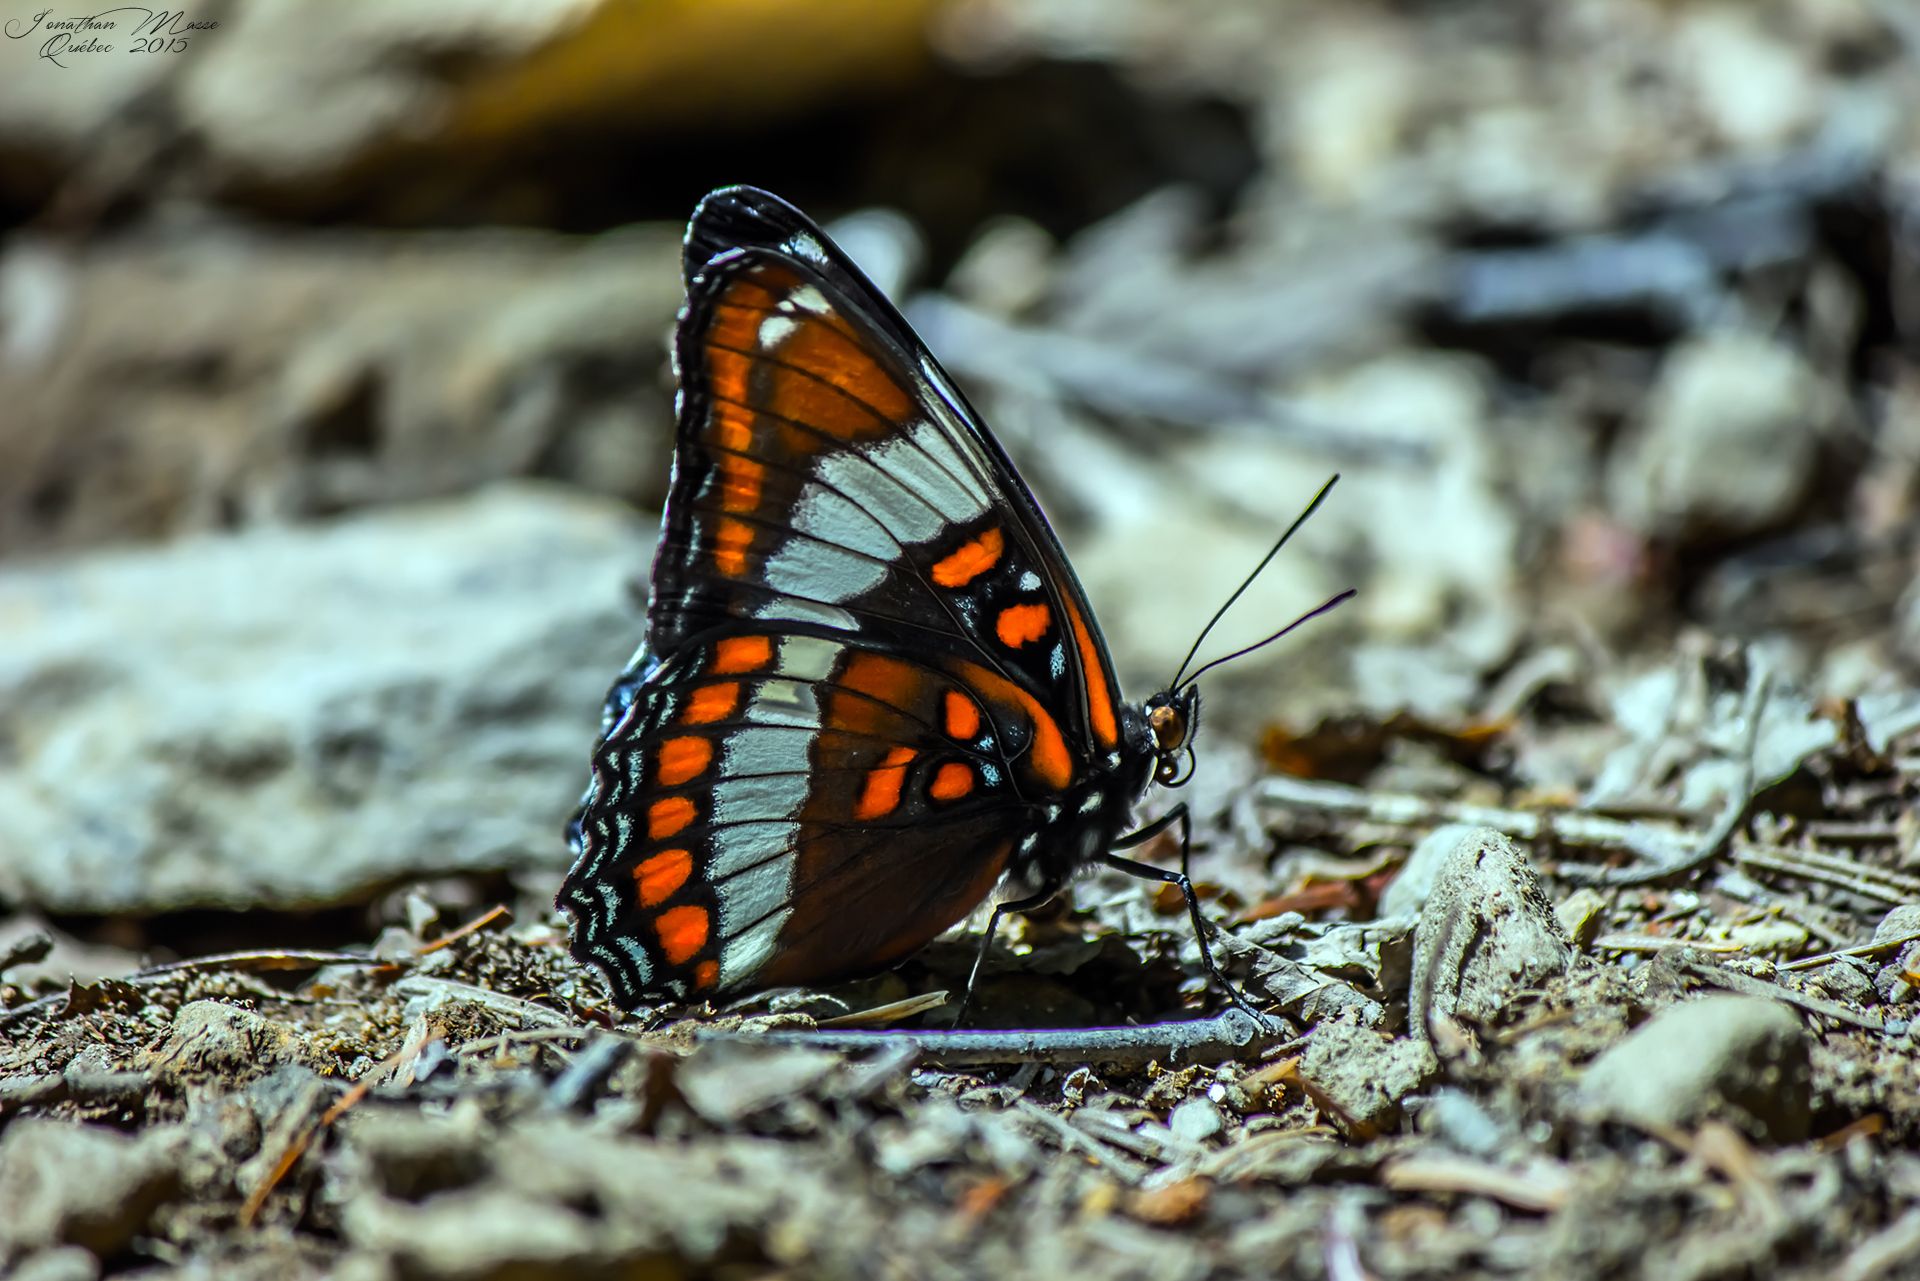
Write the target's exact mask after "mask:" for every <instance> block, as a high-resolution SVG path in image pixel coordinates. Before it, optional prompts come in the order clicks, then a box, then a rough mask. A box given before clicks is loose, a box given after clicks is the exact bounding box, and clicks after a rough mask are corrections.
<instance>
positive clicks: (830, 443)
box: [557, 187, 1339, 1008]
mask: <svg viewBox="0 0 1920 1281" xmlns="http://www.w3.org/2000/svg"><path fill="white" fill-rule="evenodd" d="M683 266H684V271H685V276H686V282H687V301H686V306H685V308H684V310H683V311H682V312H681V315H680V320H679V325H678V330H677V334H676V338H675V350H674V355H675V365H676V368H677V370H678V374H679V384H680V389H679V396H678V401H677V419H678V429H677V439H676V442H675V446H674V458H673V476H672V482H671V485H670V487H669V491H668V496H667V501H666V507H665V512H664V516H663V521H662V530H661V536H660V540H659V543H658V545H657V549H656V552H655V556H654V561H653V573H652V585H651V586H652V593H651V600H650V603H649V606H648V611H647V620H646V631H645V639H644V642H643V644H642V645H641V646H640V649H639V651H638V652H637V653H636V654H635V655H634V657H633V659H632V661H631V663H630V664H629V665H628V666H627V668H626V669H625V671H623V672H622V673H621V674H620V676H619V678H618V679H617V680H616V681H615V682H614V684H613V687H612V689H611V690H610V691H609V693H608V697H607V703H606V707H605V710H604V713H603V717H602V725H601V738H600V742H599V744H598V746H597V747H596V749H595V751H594V753H593V758H592V770H591V779H590V782H589V785H588V787H587V790H586V794H585V796H584V797H583V798H582V801H581V805H580V808H579V811H578V812H577V813H576V815H575V817H574V819H573V821H572V823H571V824H570V825H569V840H570V843H571V845H572V847H573V850H574V853H575V856H576V862H575V864H574V867H573V869H572V871H571V872H570V873H569V874H568V876H567V877H566V880H565V882H564V883H563V885H562V887H561V890H560V893H559V896H558V900H557V902H558V905H559V906H560V908H562V909H563V910H564V911H565V912H566V913H567V914H569V915H570V916H571V918H572V928H571V939H570V944H571V950H572V953H573V955H574V956H575V957H576V958H577V959H578V960H579V961H581V962H582V963H584V964H587V965H590V966H593V967H596V968H598V969H599V970H600V971H601V972H602V973H603V974H604V975H605V976H606V979H607V982H608V985H609V987H610V989H611V991H612V994H613V996H614V998H615V1000H616V1001H617V1002H618V1003H619V1004H620V1005H621V1006H623V1007H625V1008H633V1007H634V1006H636V1005H639V1004H641V1003H643V1002H647V1001H655V1002H659V1001H664V1000H682V1001H684V1000H695V999H704V998H708V997H714V996H719V995H723V994H729V993H738V992H742V991H748V990H752V989H756V988H762V987H773V986H784V985H792V984H817V983H822V982H826V981H829V980H833V979H839V978H846V977H852V976H857V975H861V974H868V973H873V972H876V971H879V970H882V969H885V968H887V967H888V966H891V965H893V964H895V963H897V962H899V961H901V960H903V959H904V958H906V957H907V956H909V955H911V954H912V953H914V952H915V951H917V950H918V949H919V948H921V947H922V946H923V945H925V944H926V943H927V942H929V941H930V940H932V939H933V938H934V937H935V936H936V935H939V934H940V933H942V932H944V931H945V930H947V929H948V928H949V927H951V926H952V925H954V924H955V923H956V922H958V921H960V920H961V919H963V918H964V917H966V916H967V915H968V914H969V913H971V912H973V911H974V909H975V908H977V907H978V906H979V905H980V904H981V903H982V902H984V901H985V900H986V899H987V897H988V896H989V895H990V894H991V893H993V891H994V890H995V887H996V886H997V885H999V884H1000V883H1001V882H1003V881H1006V882H1009V883H1010V884H1012V885H1016V886H1020V887H1024V888H1025V889H1026V890H1027V891H1028V892H1027V893H1026V894H1025V895H1024V896H1023V897H1017V898H1015V899H1013V900H1012V901H1009V902H1003V903H1000V904H999V905H998V906H996V908H995V909H994V912H993V914H992V916H991V918H990V920H989V922H988V928H987V932H986V935H985V937H984V938H983V940H982V943H981V949H980V955H981V956H984V955H985V953H986V947H987V943H988V942H989V941H990V940H991V938H992V936H993V932H994V928H995V927H997V925H998V924H999V922H1000V920H1001V918H1002V917H1003V916H1004V915H1005V914H1006V913H1009V912H1016V911H1025V910H1029V909H1031V908H1034V907H1037V906H1039V905H1040V904H1042V903H1044V902H1046V901H1047V900H1048V899H1050V898H1052V897H1053V895H1054V894H1055V893H1057V892H1058V891H1059V890H1060V889H1061V888H1062V887H1063V886H1064V885H1066V884H1067V882H1068V881H1069V880H1070V879H1072V877H1073V876H1074V875H1075V874H1076V873H1077V872H1079V871H1080V870H1081V869H1084V868H1088V867H1091V866H1095V865H1100V864H1104V865H1106V866H1109V867H1113V868H1117V869H1119V870H1121V871H1124V872H1128V873H1132V874H1134V875H1137V876H1143V877H1150V878H1153V879H1156V880H1161V881H1165V882H1169V883H1172V884H1174V885H1177V886H1178V887H1179V888H1180V889H1181V890H1182V892H1183V893H1184V894H1185V895H1186V900H1187V905H1188V909H1189V912H1190V915H1191V917H1192V921H1193V926H1194V930H1195V932H1196V934H1197V936H1198V938H1199V940H1200V944H1201V954H1202V958H1203V960H1204V962H1205V965H1206V968H1207V970H1208V971H1209V973H1211V974H1212V975H1213V976H1214V977H1215V978H1216V979H1217V980H1218V981H1219V982H1221V983H1222V984H1223V985H1224V986H1225V987H1226V989H1227V991H1228V993H1229V994H1230V995H1231V996H1232V998H1233V999H1234V1000H1235V1002H1236V1003H1237V1004H1241V1005H1242V1006H1243V1007H1245V1001H1244V998H1242V997H1241V996H1240V995H1239V993H1237V992H1236V991H1234V989H1233V988H1232V986H1231V985H1230V984H1227V983H1226V980H1225V979H1224V978H1223V977H1221V976H1220V974H1219V970H1218V968H1217V967H1216V966H1215V964H1214V961H1213V957H1212V953H1211V951H1210V950H1209V949H1208V947H1207V942H1206V932H1205V925H1204V921H1203V918H1202V916H1201V913H1200V909H1199V905H1198V902H1197V900H1196V899H1195V897H1194V894H1193V889H1192V886H1191V884H1190V883H1189V881H1188V879H1187V875H1186V870H1185V863H1186V854H1187V848H1188V845H1189V840H1188V834H1189V827H1190V820H1189V818H1188V814H1187V810H1186V807H1185V806H1184V805H1177V806H1175V807H1174V808H1173V809H1171V810H1170V811H1169V812H1168V813H1167V814H1166V815H1163V816H1162V817H1161V818H1159V819H1157V820H1156V821H1154V822H1152V823H1149V824H1148V825H1146V826H1145V827H1143V828H1140V829H1138V830H1129V829H1130V828H1131V826H1132V824H1131V819H1132V813H1133V809H1134V806H1135V805H1136V803H1137V802H1138V801H1139V800H1140V799H1141V797H1142V796H1143V794H1144V793H1145V792H1146V790H1147V787H1148V785H1149V784H1151V783H1156V782H1157V783H1160V784H1163V785H1167V786H1179V785H1180V784H1181V783H1183V782H1185V781H1186V777H1187V775H1188V774H1189V773H1190V772H1191V766H1192V752H1191V747H1190V741H1191V738H1192V735H1193V732H1194V729H1195V727H1196V722H1197V717H1198V711H1199V691H1198V689H1197V687H1196V686H1194V685H1193V684H1192V683H1191V680H1189V681H1188V682H1187V683H1185V684H1182V683H1181V681H1180V679H1179V677H1178V676H1176V678H1175V680H1174V682H1173V683H1172V684H1171V685H1170V686H1169V687H1168V688H1167V689H1166V690H1164V691H1162V692H1160V693H1158V694H1155V695H1154V696H1153V697H1152V698H1150V699H1148V700H1147V701H1146V702H1145V703H1143V704H1131V703H1127V702H1125V701H1123V700H1122V698H1121V696H1120V687H1119V682H1118V680H1117V678H1116V676H1115V673H1114V666H1113V660H1112V658H1111V656H1110V655H1109V654H1108V651H1107V646H1106V643H1105V641H1104V640H1103V639H1102V637H1101V634H1100V630H1099V626H1098V624H1097V623H1096V621H1095V619H1094V615H1093V610H1092V608H1091V606H1090V605H1089V604H1088V601H1087V596H1086V593H1085V591H1083V590H1082V588H1081V586H1080V583H1079V580H1078V579H1077V578H1076V577H1075V576H1074V573H1073V570H1072V568H1071V567H1070V566H1069V565H1068V563H1067V558H1066V554H1065V552H1064V551H1063V550H1062V549H1061V546H1060V542H1059V540H1058V539H1057V538H1056V537H1055V536H1054V533H1053V531H1052V529H1051V527H1050V526H1049V525H1048V524H1047V521H1046V518H1045V517H1044V516H1043V515H1042V514H1041V511H1040V507H1039V505H1038V504H1037V503H1036V502H1035V500H1034V497H1033V495H1032V494H1031V493H1030V492H1029V490H1028V488H1027V486H1026V484H1025V483H1024V482H1023V481H1022V480H1021V479H1020V476H1019V473H1018V472H1017V471H1015V469H1014V466H1013V463H1012V461H1011V460H1010V459H1009V458H1008V457H1007V454H1006V452H1005V451H1004V450H1003V449H1002V448H1001V447H1000V445H999V443H998V442H997V441H996V440H995V439H994V437H993V435H992V433H991V432H989V431H988V430H987V428H986V425H985V424H984V423H983V422H982V421H981V419H980V417H979V415H978V414H976V413H975V412H974V411H973V409H972V408H971V407H970V406H969V405H968V404H967V401H966V398H965V397H964V396H962V395H961V393H960V391H959V389H958V388H957V387H956V386H955V385H954V383H953V381H952V379H950V378H949V377H948V376H947V374H946V373H945V371H943V370H942V369H941V367H940V366H939V364H938V363H937V362H936V361H935V360H934V358H933V357H932V355H931V354H929V353H928V351H927V349H926V347H925V346H924V345H923V344H922V343H921V341H920V340H919V338H918V337H917V336H916V335H915V334H914V332H913V330H912V329H911V328H910V327H909V326H908V325H907V322H906V321H905V320H904V319H903V318H902V316H901V315H900V313H899V312H898V311H897V310H895V308H894V307H893V305H892V304H891V303H889V302H888V301H887V299H886V298H885V297H884V296H883V295H882V294H881V293H880V291H879V290H878V289H876V288H875V287H874V286H873V285H872V284H871V283H870V282H869V281H868V280H867V278H866V277H865V276H864V275H863V274H862V273H861V272H860V270H859V268H857V267H856V266H855V265H854V264H853V262H852V261H851V260H850V259H849V258H848V257H847V255H846V254H844V253H843V252H842V251H841V250H840V249H839V247H838V246H836V245H835V244H834V243H833V241H832V240H831V239H829V238H828V236H827V234H826V233H825V232H823V231H822V230H821V229H820V228H819V227H818V226H816V225H815V224H814V223H813V222H812V221H811V220H810V219H808V218H807V216H806V215H805V214H802V213H801V212H800V211H799V210H797V209H795V208H794V207H793V206H791V205H789V204H787V203H786V202H785V201H783V200H781V199H780V198H778V197H777V196H774V195H771V194H770V193H768V192H765V191H761V190H758V189H756V188H753V187H728V188H723V189H721V190H718V191H715V192H713V193H711V194H710V195H708V196H707V197H706V198H705V199H704V200H703V201H701V203H700V205H699V207H698V208H697V209H696V211H695V212H694V215H693V218H692V221H691V223H690V224H689V226H688V229H687V236H686V242H685V248H684V253H683ZM1330 484H1331V482H1329V485H1330ZM1325 492H1326V491H1325V490H1322V491H1321V496H1322V497H1324V496H1325ZM1318 502H1319V499H1318V498H1316V499H1315V500H1314V503H1315V504H1316V505H1317V504H1318ZM1311 511H1312V507H1309V508H1308V512H1307V513H1303V514H1302V516H1301V518H1300V520H1299V521H1296V522H1295V523H1294V528H1298V526H1299V524H1300V521H1304V520H1305V519H1306V515H1307V514H1309V513H1310V512H1311ZM1288 532H1289V533H1291V532H1292V530H1291V529H1290V530H1289V531H1288ZM1284 541H1285V536H1283V537H1282V539H1281V542H1282V543H1284ZM1279 546H1280V544H1275V548H1274V550H1275V551H1277V550H1278V549H1279ZM1271 556H1272V553H1271V552H1270V553H1268V558H1269V559H1271ZM1265 563H1266V562H1265V561H1262V566H1264V565H1265ZM1257 572H1258V571H1256V573H1257ZM1249 581H1250V580H1249ZM1235 595H1236V596H1237V595H1238V593H1236V594H1235ZM1338 599H1339V598H1336V602H1337V600H1338ZM1336 602H1329V604H1328V605H1327V606H1322V607H1321V609H1325V608H1329V607H1330V606H1331V605H1332V604H1333V603H1336ZM1231 603H1232V601H1231V600H1230V601H1229V602H1228V604H1231ZM1223 612H1224V607H1223ZM1318 612H1320V611H1319V610H1316V611H1314V613H1318ZM1310 616H1311V615H1309V617H1310ZM1215 617H1216V618H1217V617H1218V615H1216V616H1215ZM1299 621H1304V619H1302V620H1299ZM1209 626H1211V625H1209ZM1203 635H1204V633H1203ZM1198 643H1199V642H1197V641H1196V642H1195V645H1196V648H1197V646H1198ZM1230 657H1231V656H1230ZM1189 658H1191V653H1190V654H1189ZM1209 666H1211V664H1210V665H1209ZM1182 667H1183V669H1184V667H1185V664H1183V665H1182ZM1202 670H1204V669H1202ZM1195 675H1196V676H1197V675H1198V673H1197V672H1196V673H1195ZM1176 823H1177V824H1179V825H1180V826H1181V829H1182V857H1181V862H1182V869H1181V870H1180V871H1179V872H1172V871H1166V870H1162V869H1160V868H1155V867H1150V866H1148V865H1146V864H1142V863H1138V862H1134V861H1133V860H1130V859H1126V858H1123V857H1121V856H1120V855H1119V854H1117V853H1116V852H1115V851H1117V850H1121V849H1126V848H1129V847H1132V846H1135V845H1138V844H1141V843H1142V842H1144V841H1146V840H1148V839H1150V838H1152V837H1153V836H1155V835H1157V834H1159V833H1160V832H1163V831H1165V830H1167V829H1168V828H1169V827H1171V826H1173V825H1174V824H1176ZM978 972H979V967H978V963H977V962H976V965H975V970H974V977H975V978H977V976H978ZM972 987H973V982H972V980H971V979H970V980H969V985H968V992H969V994H971V991H972ZM1247 1008H1250V1007H1247Z"/></svg>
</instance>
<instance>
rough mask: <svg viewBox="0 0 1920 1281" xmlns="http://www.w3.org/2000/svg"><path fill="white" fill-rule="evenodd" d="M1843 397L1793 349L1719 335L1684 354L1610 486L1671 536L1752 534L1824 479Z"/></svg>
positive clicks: (1641, 525)
mask: <svg viewBox="0 0 1920 1281" xmlns="http://www.w3.org/2000/svg"><path fill="white" fill-rule="evenodd" d="M1832 401H1833V397H1832V396H1831V395H1830V394H1829V392H1828V390H1827V388H1826V387H1825V386H1824V385H1823V384H1822V383H1821V381H1820V378H1819V375H1818V374H1816V373H1815V371H1814V370H1813V368H1812V367H1811V366H1810V365H1808V364H1807V362H1806V361H1805V360H1804V359H1803V358H1802V357H1801V356H1800V355H1799V354H1797V353H1796V352H1794V351H1793V350H1791V349H1790V348H1788V347H1786V346H1784V345H1782V344H1780V343H1777V342H1773V341H1771V340H1769V339H1767V338H1764V337H1761V336H1759V335H1755V334H1745V333H1720V334H1710V335H1707V336H1705V337H1702V338H1696V339H1693V340H1691V341H1689V342H1686V343H1684V344H1682V345H1680V346H1677V347H1675V348H1674V349H1673V350H1672V351H1671V352H1670V353H1669V354H1668V355H1667V357H1666V360H1665V362H1664V363H1663V365H1662V366H1661V370H1660V375H1659V379H1658V381H1657V382H1656V383H1655V385H1654V387H1653V390H1652V394H1651V396H1650V399H1649V402H1648V406H1647V410H1646V418H1645V420H1644V421H1643V422H1642V423H1641V424H1640V426H1639V428H1638V429H1637V430H1636V431H1635V432H1634V433H1633V434H1632V435H1631V436H1630V437H1629V438H1628V440H1627V441H1626V442H1625V444H1624V445H1623V447H1622V449H1621V450H1620V451H1619V452H1618V453H1617V454H1616V455H1615V457H1614V459H1613V464H1612V467H1611V471H1610V474H1609V475H1608V478H1607V479H1608V486H1609V494H1610V498H1611V500H1612V503H1613V507H1614V510H1615V511H1616V512H1618V513H1619V514H1620V515H1621V516H1622V517H1624V518H1625V520H1626V521H1627V523H1628V524H1630V525H1632V526H1634V527H1635V528H1637V529H1640V530H1642V531H1644V532H1646V533H1648V534H1652V535H1655V536H1665V537H1687V536H1699V535H1716V534H1717V535H1728V534H1751V533H1755V532H1757V531H1761V530H1765V529H1768V528H1770V527H1773V526H1775V525H1777V524H1779V523H1780V522H1782V521H1783V520H1785V519H1786V518H1788V517H1789V516H1791V515H1792V514H1793V511H1794V509H1795V507H1796V506H1797V505H1798V504H1799V502H1800V500H1801V498H1802V496H1803V495H1805V494H1806V492H1807V489H1808V486H1810V485H1811V484H1812V483H1813V481H1814V478H1815V475H1816V471H1815V467H1814V462H1815V460H1816V458H1817V456H1818V454H1819V451H1820V443H1821V438H1822V436H1823V435H1824V434H1825V428H1826V426H1827V423H1828V419H1829V418H1830V417H1831V414H1832V409H1831V404H1832Z"/></svg>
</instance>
